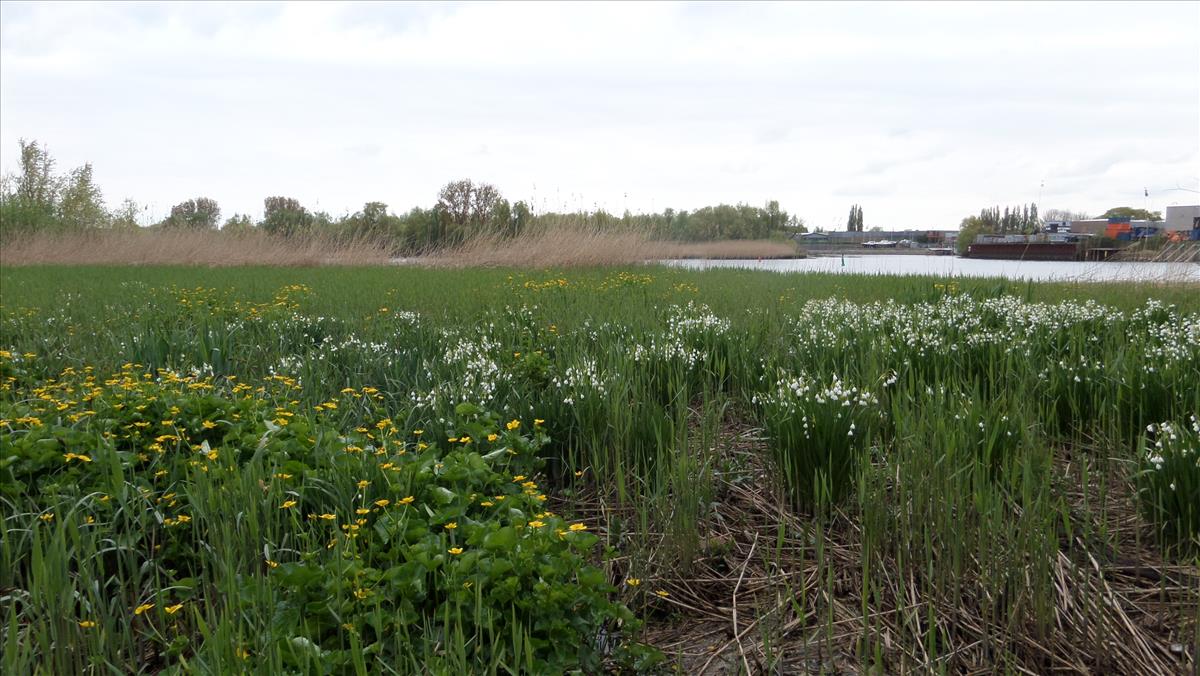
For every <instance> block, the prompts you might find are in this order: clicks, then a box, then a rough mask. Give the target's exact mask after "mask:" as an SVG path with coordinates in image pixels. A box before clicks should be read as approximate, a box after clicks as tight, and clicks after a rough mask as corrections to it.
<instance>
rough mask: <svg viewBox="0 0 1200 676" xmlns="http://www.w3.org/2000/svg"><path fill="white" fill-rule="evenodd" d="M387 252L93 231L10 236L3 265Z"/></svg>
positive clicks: (354, 261)
mask: <svg viewBox="0 0 1200 676" xmlns="http://www.w3.org/2000/svg"><path fill="white" fill-rule="evenodd" d="M388 261H389V258H388V255H387V250H386V249H385V248H384V247H381V246H380V245H379V244H378V243H376V242H372V241H369V240H348V241H347V240H340V239H333V238H325V237H294V238H282V237H272V236H270V235H268V234H266V233H262V232H249V233H245V234H232V233H223V232H204V231H201V232H195V231H93V232H84V233H69V234H50V233H41V234H33V235H25V236H20V237H11V238H8V239H7V240H6V241H5V242H4V243H3V244H2V245H0V264H2V265H195V266H206V267H227V266H242V265H269V266H280V267H288V266H314V265H384V264H387V263H388Z"/></svg>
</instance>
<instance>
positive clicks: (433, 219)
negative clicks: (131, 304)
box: [0, 139, 805, 254]
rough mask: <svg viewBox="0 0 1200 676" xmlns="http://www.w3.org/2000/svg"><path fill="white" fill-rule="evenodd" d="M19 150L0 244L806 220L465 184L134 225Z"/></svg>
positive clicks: (0, 200) (201, 206)
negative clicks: (537, 198) (351, 205)
mask: <svg viewBox="0 0 1200 676" xmlns="http://www.w3.org/2000/svg"><path fill="white" fill-rule="evenodd" d="M20 150H21V152H20V166H19V168H18V171H17V172H16V173H14V174H10V175H6V176H4V177H3V179H2V182H0V237H3V236H7V235H12V234H15V233H21V232H77V231H85V230H92V229H158V230H198V231H205V230H207V231H218V230H219V231H221V232H226V233H231V234H237V233H247V232H253V231H259V232H264V233H267V234H270V235H275V236H280V237H303V236H310V235H322V236H326V237H333V238H342V237H344V238H370V239H373V240H377V241H380V242H381V243H384V244H385V245H387V246H389V248H391V249H392V250H393V251H395V252H396V253H399V254H408V253H416V252H420V251H426V250H429V249H433V248H437V247H441V246H445V245H453V244H455V243H458V242H461V241H463V240H464V239H466V238H467V237H468V236H470V235H472V234H474V233H479V232H487V233H489V234H498V235H501V236H516V235H518V234H520V233H521V232H523V231H524V230H526V229H527V228H530V227H533V226H539V225H553V224H556V223H570V224H575V225H584V226H591V227H595V228H598V229H605V230H620V229H629V230H639V231H643V232H648V233H650V234H651V235H652V236H655V237H658V238H661V239H671V240H680V241H708V240H719V239H763V238H768V237H771V236H774V235H778V234H787V233H794V232H805V226H804V221H803V220H802V219H800V218H798V217H796V216H794V215H791V214H788V212H787V211H784V210H783V209H782V208H780V206H779V202H777V201H775V200H771V201H769V202H767V203H766V204H765V205H763V206H762V207H756V206H751V205H747V204H736V205H730V204H718V205H715V206H707V207H703V208H701V209H696V210H694V211H690V212H689V211H682V210H681V211H676V210H674V209H665V210H663V211H662V212H657V213H652V214H631V213H629V212H628V211H626V212H625V213H624V214H623V215H620V216H617V215H614V214H611V213H608V212H606V211H603V210H595V211H590V212H587V211H580V212H572V213H558V212H546V213H534V211H533V209H532V207H531V206H530V205H529V204H528V203H527V202H525V201H523V200H518V201H516V202H510V201H509V200H508V199H506V198H505V197H504V196H503V195H502V194H501V193H500V191H499V190H498V189H497V188H496V187H495V186H493V185H490V184H488V183H479V182H474V181H472V180H470V179H462V180H457V181H451V182H450V183H447V184H446V185H445V186H443V187H442V189H441V190H440V191H439V192H438V194H437V199H436V202H435V203H434V204H433V205H432V206H430V207H419V206H418V207H413V208H412V209H410V210H409V211H407V212H404V213H399V214H397V213H395V212H393V211H392V210H390V209H389V207H388V205H387V204H386V203H384V202H380V201H372V202H367V203H366V204H364V205H363V207H362V208H361V209H360V210H358V211H355V212H354V213H349V214H345V215H343V216H339V217H334V216H331V215H330V214H329V213H327V212H324V211H313V210H309V209H308V208H307V207H305V206H304V205H303V204H301V203H300V201H299V200H297V199H295V198H292V197H287V196H271V197H267V198H265V199H264V200H263V215H262V218H261V219H260V220H257V221H256V220H254V219H253V218H251V217H250V216H249V215H246V214H237V213H235V214H233V215H231V216H229V217H228V218H226V219H225V220H224V221H222V220H221V215H222V213H221V208H220V205H219V204H218V203H217V201H216V200H214V199H212V198H210V197H204V196H199V197H195V198H191V199H188V200H184V201H183V202H180V203H178V204H176V205H174V206H173V207H171V210H170V212H169V213H168V215H167V216H166V217H165V218H163V219H162V220H160V221H157V222H154V223H150V224H146V223H143V222H141V221H143V220H145V212H146V210H145V209H144V208H143V207H141V206H139V205H138V204H137V203H136V202H134V201H133V200H129V199H126V200H124V201H123V202H122V203H121V205H120V206H119V207H117V208H115V209H109V208H107V207H106V206H105V203H104V198H103V195H102V194H101V191H100V189H99V187H98V186H97V185H96V183H95V181H94V178H93V175H92V165H91V164H90V163H89V164H85V165H84V166H82V167H79V168H77V169H74V170H71V171H69V172H67V173H66V174H58V173H57V172H56V168H55V162H54V159H53V158H52V157H51V156H50V153H49V152H48V151H47V149H46V148H45V146H43V145H41V144H39V143H38V142H37V141H26V140H24V139H22V140H21V141H20Z"/></svg>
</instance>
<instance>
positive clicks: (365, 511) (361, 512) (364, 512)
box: [354, 507, 371, 514]
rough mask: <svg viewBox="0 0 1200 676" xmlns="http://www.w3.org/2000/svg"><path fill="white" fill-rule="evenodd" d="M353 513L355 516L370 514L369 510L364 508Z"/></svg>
mask: <svg viewBox="0 0 1200 676" xmlns="http://www.w3.org/2000/svg"><path fill="white" fill-rule="evenodd" d="M354 513H355V514H370V513H371V510H369V509H367V508H366V507H359V508H358V509H356V510H354Z"/></svg>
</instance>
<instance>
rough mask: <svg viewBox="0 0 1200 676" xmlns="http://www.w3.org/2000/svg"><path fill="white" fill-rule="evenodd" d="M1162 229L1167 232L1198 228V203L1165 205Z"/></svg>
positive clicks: (1199, 216)
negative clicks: (1165, 214)
mask: <svg viewBox="0 0 1200 676" xmlns="http://www.w3.org/2000/svg"><path fill="white" fill-rule="evenodd" d="M1163 229H1164V230H1166V231H1167V232H1188V231H1191V230H1200V204H1189V205H1186V206H1171V207H1167V217H1166V218H1165V219H1164V220H1163Z"/></svg>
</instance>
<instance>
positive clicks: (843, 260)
mask: <svg viewBox="0 0 1200 676" xmlns="http://www.w3.org/2000/svg"><path fill="white" fill-rule="evenodd" d="M842 267H843V268H844V267H846V254H842Z"/></svg>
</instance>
